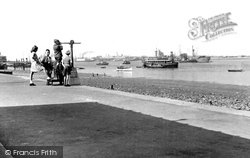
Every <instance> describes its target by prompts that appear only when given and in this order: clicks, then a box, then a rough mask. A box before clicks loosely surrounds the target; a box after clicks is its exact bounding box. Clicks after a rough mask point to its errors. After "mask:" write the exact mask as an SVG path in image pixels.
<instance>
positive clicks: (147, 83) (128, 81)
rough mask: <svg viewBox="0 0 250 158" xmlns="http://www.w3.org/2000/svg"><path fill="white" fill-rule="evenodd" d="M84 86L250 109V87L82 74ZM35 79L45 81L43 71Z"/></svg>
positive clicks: (16, 73) (27, 71) (21, 73)
mask: <svg viewBox="0 0 250 158" xmlns="http://www.w3.org/2000/svg"><path fill="white" fill-rule="evenodd" d="M28 74H29V70H25V71H23V70H14V71H13V75H23V76H28ZM78 75H79V78H80V81H81V84H82V85H86V86H91V87H98V88H104V89H113V90H118V91H125V92H130V93H136V94H142V95H149V96H156V97H164V98H170V99H175V100H182V101H187V102H194V103H199V104H201V106H204V105H206V106H218V107H228V108H233V109H237V110H246V111H249V110H250V97H249V96H250V87H249V86H237V85H226V84H217V83H208V82H192V81H173V80H158V79H146V78H123V77H111V76H106V75H104V74H99V75H97V74H88V73H79V74H78ZM34 78H35V79H36V78H44V79H46V75H45V74H44V73H43V72H39V73H36V74H35V75H34Z"/></svg>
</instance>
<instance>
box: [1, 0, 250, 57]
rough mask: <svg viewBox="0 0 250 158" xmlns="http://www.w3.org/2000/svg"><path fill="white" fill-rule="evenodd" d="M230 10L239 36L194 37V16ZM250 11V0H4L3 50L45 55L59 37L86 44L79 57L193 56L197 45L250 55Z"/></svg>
mask: <svg viewBox="0 0 250 158" xmlns="http://www.w3.org/2000/svg"><path fill="white" fill-rule="evenodd" d="M228 12H230V13H231V15H230V20H231V21H232V22H234V23H237V26H235V27H234V34H229V35H225V36H220V37H218V38H217V39H215V40H212V41H208V42H206V41H205V37H203V38H200V39H197V40H191V39H190V38H189V37H188V32H189V30H190V29H191V28H190V27H189V25H188V22H189V20H190V19H192V18H198V17H202V18H204V19H208V18H211V17H214V16H216V15H220V14H223V13H228ZM249 15H250V10H249V7H248V3H247V1H246V0H245V1H244V0H242V1H236V0H227V1H226V0H225V1H224V0H221V1H216V0H210V1H198V0H189V1H185V0H175V1H167V0H67V1H66V0H5V1H4V0H2V1H1V2H0V16H1V18H0V20H1V23H0V24H1V25H0V51H1V53H2V55H7V57H8V59H14V60H15V59H16V58H22V57H28V56H29V55H30V49H31V47H32V46H33V45H37V46H38V47H39V50H38V54H40V55H41V54H44V52H45V49H47V48H48V49H50V50H51V52H52V53H53V44H54V39H59V40H60V41H61V42H69V41H70V40H74V41H76V42H81V44H80V45H74V50H75V54H77V55H79V54H81V53H83V52H86V51H93V52H94V53H92V55H91V56H96V55H102V56H105V55H107V54H110V55H115V54H116V52H117V53H119V54H124V55H138V56H140V55H153V54H154V52H153V51H154V50H155V49H156V48H159V49H161V50H162V51H163V52H164V53H165V54H169V53H170V51H174V52H176V53H178V51H179V48H181V51H182V52H186V53H190V55H191V47H192V45H193V46H194V47H195V48H197V50H198V54H199V55H250V49H249V46H248V45H249V42H250V40H249V35H250V32H249V29H250V25H249V24H250V22H249ZM69 48H70V47H69V45H64V50H63V51H64V52H66V50H68V49H69Z"/></svg>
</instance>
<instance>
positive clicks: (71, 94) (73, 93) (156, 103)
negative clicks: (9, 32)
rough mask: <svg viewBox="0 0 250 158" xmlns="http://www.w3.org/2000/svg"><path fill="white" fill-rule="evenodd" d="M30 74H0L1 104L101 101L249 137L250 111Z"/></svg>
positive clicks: (3, 105) (29, 104)
mask: <svg viewBox="0 0 250 158" xmlns="http://www.w3.org/2000/svg"><path fill="white" fill-rule="evenodd" d="M35 83H36V85H37V86H34V87H33V86H32V87H30V86H29V80H28V78H27V77H18V76H13V75H5V74H0V88H1V91H0V107H6V106H9V107H11V106H25V105H26V106H34V105H46V104H60V103H79V102H98V103H101V104H105V105H109V106H113V107H118V108H122V109H126V110H132V111H135V112H139V113H143V114H146V115H151V116H154V117H159V118H163V119H166V120H171V121H177V122H179V123H183V124H188V125H191V126H196V127H201V128H204V129H207V130H213V131H220V132H222V133H225V134H230V135H234V136H240V137H242V138H247V139H250V128H249V127H248V126H249V122H250V112H248V111H237V110H233V109H227V108H218V107H212V106H205V105H200V104H194V103H188V102H183V101H176V100H170V99H164V98H158V97H151V96H144V95H138V94H132V93H126V92H119V91H113V90H105V89H99V88H93V87H87V86H71V87H64V86H46V85H45V80H36V79H35Z"/></svg>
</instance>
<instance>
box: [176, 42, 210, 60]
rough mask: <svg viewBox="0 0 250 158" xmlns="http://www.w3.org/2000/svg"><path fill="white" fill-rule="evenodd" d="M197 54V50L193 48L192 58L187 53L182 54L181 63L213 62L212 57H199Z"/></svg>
mask: <svg viewBox="0 0 250 158" xmlns="http://www.w3.org/2000/svg"><path fill="white" fill-rule="evenodd" d="M196 54H197V52H195V49H194V48H193V46H192V56H191V57H188V56H187V54H186V53H183V54H181V53H180V60H179V62H180V63H209V62H210V60H211V57H210V56H205V55H202V56H197V55H196Z"/></svg>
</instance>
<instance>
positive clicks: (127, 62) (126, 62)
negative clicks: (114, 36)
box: [122, 60, 130, 64]
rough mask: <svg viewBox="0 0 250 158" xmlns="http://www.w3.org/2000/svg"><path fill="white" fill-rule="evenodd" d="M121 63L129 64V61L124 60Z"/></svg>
mask: <svg viewBox="0 0 250 158" xmlns="http://www.w3.org/2000/svg"><path fill="white" fill-rule="evenodd" d="M122 64H130V61H128V60H124V61H123V63H122Z"/></svg>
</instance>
